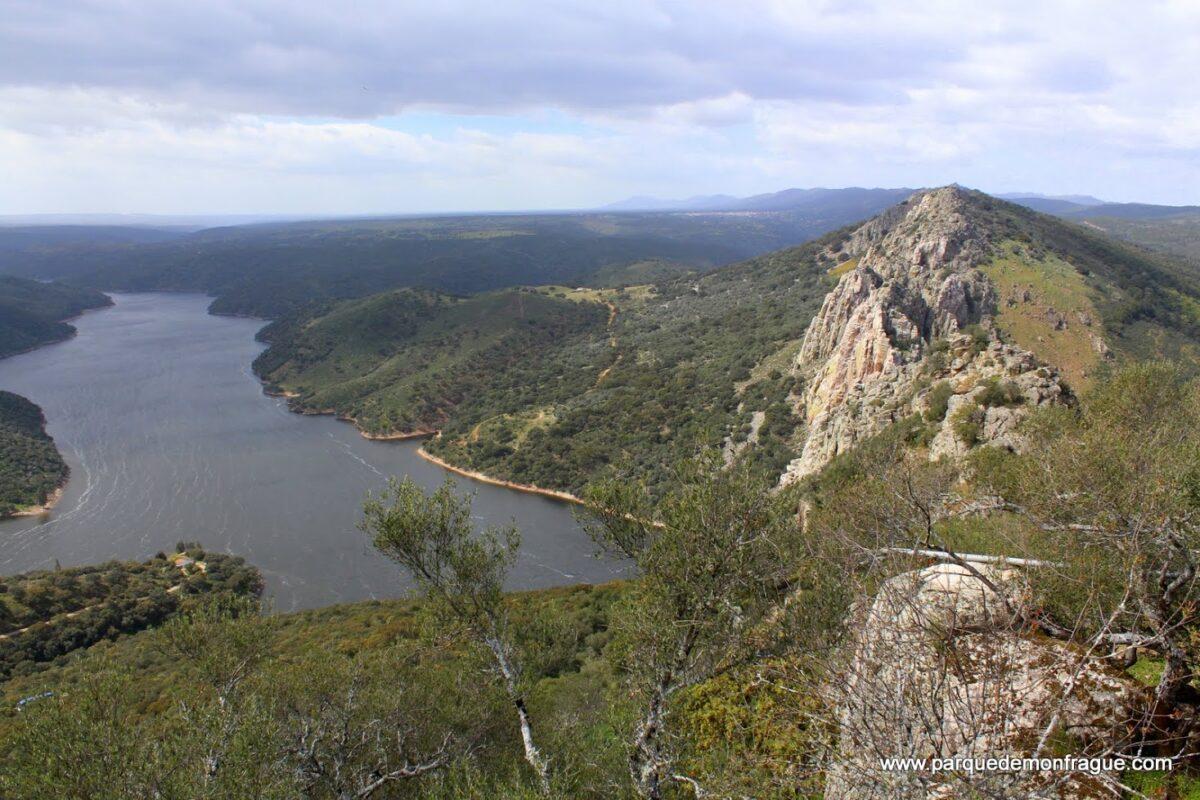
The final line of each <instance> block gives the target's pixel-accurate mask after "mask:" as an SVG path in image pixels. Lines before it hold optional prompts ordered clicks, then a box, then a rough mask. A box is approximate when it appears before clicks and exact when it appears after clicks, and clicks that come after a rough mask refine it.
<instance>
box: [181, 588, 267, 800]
mask: <svg viewBox="0 0 1200 800" xmlns="http://www.w3.org/2000/svg"><path fill="white" fill-rule="evenodd" d="M161 634H162V635H161V639H160V640H159V641H160V646H161V648H162V650H163V651H164V652H165V653H166V654H167V655H168V656H170V657H171V658H172V659H174V660H176V661H178V662H181V663H185V664H187V665H188V667H189V668H190V669H191V670H194V673H193V674H194V675H195V676H196V678H197V680H195V681H193V682H192V683H191V685H190V686H188V687H187V688H186V691H184V692H182V697H181V699H180V702H179V706H178V714H179V718H180V725H181V726H182V729H183V731H184V733H183V734H182V735H181V736H180V739H179V745H178V746H179V747H181V748H182V749H183V750H184V751H185V754H184V755H183V756H181V761H182V763H183V767H182V768H181V769H182V771H184V772H186V774H187V778H188V779H189V780H190V781H192V783H191V784H190V789H189V791H190V795H189V796H192V797H197V798H202V797H213V798H235V797H268V796H272V792H275V791H280V790H281V787H282V785H283V778H282V776H281V775H279V774H278V770H276V769H273V768H272V767H273V766H274V763H275V761H276V750H277V747H276V743H277V741H278V735H279V734H278V726H277V724H276V720H275V714H274V709H273V702H272V698H271V696H270V694H269V693H265V692H260V691H256V690H255V687H254V686H253V678H254V677H255V676H256V674H257V673H258V670H259V669H260V667H261V666H262V664H263V662H264V661H265V660H266V659H267V658H268V657H269V655H270V652H271V642H272V636H271V631H270V628H269V627H268V623H267V621H266V620H265V619H264V618H263V616H262V615H261V612H260V609H259V604H258V601H257V599H250V598H241V597H234V596H218V597H216V598H214V599H212V600H210V601H208V602H206V603H204V604H203V605H201V606H200V607H198V608H197V609H195V610H194V611H192V612H190V613H187V614H182V615H180V616H177V617H174V618H173V619H171V620H170V621H169V622H168V623H167V624H166V625H164V626H163V629H162V632H161ZM181 688H182V687H181Z"/></svg>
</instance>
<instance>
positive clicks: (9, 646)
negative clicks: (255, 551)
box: [0, 542, 262, 681]
mask: <svg viewBox="0 0 1200 800" xmlns="http://www.w3.org/2000/svg"><path fill="white" fill-rule="evenodd" d="M177 549H178V552H176V553H173V554H171V555H169V556H168V555H167V554H163V553H159V554H158V555H156V556H155V557H154V558H151V559H148V560H146V561H144V562H137V561H109V562H107V563H104V564H99V565H96V566H85V567H69V568H65V569H64V568H56V569H53V570H37V571H33V572H25V573H21V574H18V575H9V576H5V577H0V681H3V680H7V679H8V678H10V677H13V676H32V675H36V674H38V673H39V672H41V671H43V670H46V669H49V668H51V667H52V666H53V665H55V664H64V663H66V662H67V660H68V658H69V657H70V655H71V654H72V653H75V652H76V651H80V650H82V649H84V648H87V647H90V646H92V645H93V644H95V643H97V642H100V641H105V640H113V639H117V638H118V637H120V636H122V635H128V634H132V633H136V632H138V631H140V630H144V629H146V628H150V627H155V626H158V625H161V624H162V623H163V622H164V621H166V620H167V619H169V618H170V617H172V616H173V615H175V614H177V613H179V612H180V611H182V610H186V609H188V608H191V607H194V606H195V605H196V603H197V602H198V601H200V600H201V599H203V600H205V601H206V602H207V601H208V600H210V599H211V598H213V597H214V596H222V595H232V596H238V597H257V596H258V595H259V594H260V593H261V592H262V576H261V575H260V574H259V572H258V570H257V569H255V568H254V567H251V566H249V565H247V564H246V562H245V561H244V560H242V559H241V558H239V557H237V556H229V555H225V554H222V553H206V552H205V551H204V550H203V548H201V547H200V546H199V545H195V544H187V543H184V542H180V543H179V544H178V545H177Z"/></svg>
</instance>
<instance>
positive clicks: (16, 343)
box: [0, 275, 111, 358]
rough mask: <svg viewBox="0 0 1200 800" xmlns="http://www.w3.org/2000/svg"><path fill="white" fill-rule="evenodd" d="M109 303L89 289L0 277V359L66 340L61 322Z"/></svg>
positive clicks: (65, 326) (70, 330) (71, 330)
mask: <svg viewBox="0 0 1200 800" xmlns="http://www.w3.org/2000/svg"><path fill="white" fill-rule="evenodd" d="M110 302H111V301H110V300H109V299H108V298H107V297H105V296H104V295H102V294H100V293H99V292H96V291H93V290H91V289H78V288H75V287H73V286H64V285H63V284H59V283H41V282H39V281H32V280H26V279H24V278H16V277H13V276H10V275H0V358H3V357H4V356H10V355H13V354H14V353H20V352H22V351H25V350H30V349H32V348H34V347H38V346H39V345H43V344H49V343H50V342H57V341H59V340H61V339H66V338H68V337H70V336H71V334H73V333H74V332H75V329H74V328H73V327H71V326H70V325H68V324H67V323H66V322H63V320H66V319H70V318H71V317H74V316H77V315H78V314H79V313H80V312H82V311H85V310H86V309H89V308H99V307H101V306H105V305H108V304H109V303H110Z"/></svg>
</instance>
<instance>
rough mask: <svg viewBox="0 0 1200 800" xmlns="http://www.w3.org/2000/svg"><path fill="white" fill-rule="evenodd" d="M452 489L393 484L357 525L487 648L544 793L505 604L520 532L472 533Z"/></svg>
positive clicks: (466, 509) (543, 761)
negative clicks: (432, 489)
mask: <svg viewBox="0 0 1200 800" xmlns="http://www.w3.org/2000/svg"><path fill="white" fill-rule="evenodd" d="M454 488H455V484H454V481H453V480H451V479H449V478H447V480H446V482H445V483H443V484H442V486H441V487H439V488H438V489H437V490H436V491H435V492H433V494H431V495H426V493H425V491H424V490H423V489H421V487H420V486H418V485H417V484H416V483H415V482H413V481H412V479H410V478H405V479H404V480H403V481H397V480H395V479H392V480H391V481H389V483H388V487H387V489H386V490H385V492H384V493H383V495H382V496H381V497H371V498H369V499H368V500H367V502H366V504H365V505H364V507H363V516H364V519H363V520H362V522H361V523H360V527H361V528H362V530H364V531H365V532H366V533H368V534H369V535H370V536H371V537H372V541H373V543H374V545H375V548H376V549H377V550H379V551H380V552H381V553H383V554H384V555H386V556H387V557H388V558H390V559H392V560H393V561H395V562H396V563H397V564H399V565H400V566H401V567H403V568H404V569H405V570H406V571H407V572H408V573H409V574H410V575H411V576H412V577H413V578H414V579H415V580H416V581H417V583H418V584H419V585H420V586H421V588H422V589H423V591H424V593H425V595H426V597H428V598H430V599H432V600H434V601H436V602H438V603H440V604H442V605H443V606H444V607H445V608H446V609H447V610H449V611H450V612H451V614H453V616H454V617H455V618H456V619H457V620H458V621H459V622H460V623H461V624H463V625H464V626H465V628H466V630H467V631H468V632H469V633H470V635H472V636H473V637H474V638H475V639H477V640H478V641H479V642H480V643H482V644H483V645H484V646H485V647H486V648H487V649H488V651H489V652H490V654H491V657H492V661H493V663H494V664H495V666H496V670H497V672H498V673H499V676H500V680H501V683H502V685H503V687H504V690H505V692H506V693H507V695H508V698H509V701H510V702H511V703H512V706H513V708H514V709H515V711H516V714H517V722H518V725H519V726H520V731H521V744H522V748H523V750H524V753H525V760H526V761H527V762H528V764H529V766H530V767H531V768H532V769H533V771H534V773H535V774H536V775H537V778H538V781H539V783H540V785H541V787H542V790H543V792H544V793H546V792H549V790H550V765H549V761H548V760H547V758H546V756H545V755H544V754H543V753H542V751H541V750H540V749H539V748H538V746H537V744H536V743H535V741H534V735H533V721H532V719H531V718H530V714H529V707H528V705H527V703H526V700H525V687H524V681H523V671H522V668H521V662H520V660H519V658H518V654H517V652H516V648H515V646H514V644H513V637H512V622H511V620H510V619H509V615H508V609H507V605H506V603H505V600H504V581H505V578H506V577H507V576H508V571H509V569H510V568H511V566H512V564H513V562H514V560H515V559H516V554H517V550H518V548H519V547H520V541H521V540H520V534H519V532H518V531H517V529H516V527H515V526H512V525H510V526H507V527H504V528H495V527H489V528H488V529H487V530H485V531H483V532H482V533H480V534H478V535H476V534H475V532H474V527H473V526H472V524H471V499H470V497H460V496H459V495H458V494H456V493H455V491H454Z"/></svg>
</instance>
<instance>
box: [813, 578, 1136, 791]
mask: <svg viewBox="0 0 1200 800" xmlns="http://www.w3.org/2000/svg"><path fill="white" fill-rule="evenodd" d="M1027 603H1028V591H1027V589H1026V586H1025V584H1024V582H1023V581H1022V578H1021V576H1020V575H1019V574H1018V573H1017V572H1016V571H1015V570H1006V569H1000V568H997V567H989V566H985V565H979V566H976V567H973V568H972V569H967V568H965V567H961V566H958V565H956V564H941V565H937V566H933V567H928V568H926V569H923V570H918V571H914V572H908V573H904V574H902V575H898V576H896V577H894V578H892V579H890V580H888V581H886V582H885V583H884V584H883V585H882V586H881V588H880V590H879V592H878V593H877V594H876V596H875V598H874V601H873V602H872V603H871V604H870V606H869V607H868V608H865V609H863V610H860V611H859V612H858V614H857V615H856V616H857V619H855V620H854V626H853V630H855V631H856V634H855V636H854V637H853V639H852V641H851V642H850V645H849V648H848V656H847V659H846V665H845V667H844V671H843V672H842V673H841V674H839V676H838V677H839V680H838V681H837V683H836V686H834V687H833V688H832V689H831V692H832V694H833V699H834V702H835V703H836V706H837V721H838V741H837V745H836V752H835V758H834V763H833V766H832V767H831V769H830V770H829V772H828V774H827V779H826V793H825V797H826V798H827V800H875V799H876V798H878V799H879V800H885V799H886V800H890V799H891V798H897V797H903V798H947V799H948V798H955V797H967V796H981V797H997V798H1009V797H1011V798H1036V797H1047V798H1049V797H1053V798H1090V797H1112V796H1114V795H1113V794H1112V793H1111V790H1110V789H1109V788H1105V787H1106V782H1107V781H1106V778H1111V777H1112V776H1104V775H1088V774H1085V773H1082V772H1080V773H1055V772H1042V771H1037V770H1018V771H1010V772H988V773H983V772H976V773H974V774H971V773H970V772H968V771H964V770H959V771H954V770H946V771H939V772H935V771H933V770H932V769H923V770H922V769H890V770H889V769H884V767H883V766H882V765H881V761H880V759H890V758H916V759H951V758H966V759H987V758H1000V757H1004V756H1015V757H1032V756H1035V755H1036V756H1038V757H1041V756H1048V755H1055V754H1060V753H1056V752H1055V751H1054V748H1055V747H1062V746H1063V744H1064V741H1069V743H1070V744H1069V747H1070V751H1071V754H1072V755H1077V756H1081V757H1082V756H1088V755H1095V754H1098V753H1107V752H1112V751H1113V750H1114V749H1116V748H1119V747H1120V746H1121V745H1122V744H1124V743H1125V742H1126V741H1127V740H1128V737H1129V734H1130V732H1131V731H1132V730H1133V728H1134V726H1135V723H1136V721H1137V720H1138V719H1139V718H1140V711H1141V709H1143V708H1144V707H1145V705H1146V697H1145V695H1144V691H1143V690H1142V689H1141V688H1140V687H1139V686H1138V685H1137V684H1136V683H1135V682H1134V681H1132V680H1131V679H1130V678H1129V677H1128V676H1126V675H1125V674H1124V673H1122V672H1120V671H1118V670H1116V669H1114V668H1112V667H1109V666H1106V665H1105V664H1104V663H1103V662H1101V661H1100V660H1099V659H1097V658H1095V657H1094V656H1093V655H1092V654H1090V653H1087V652H1084V651H1082V650H1079V649H1077V648H1075V647H1073V646H1071V645H1068V644H1065V643H1063V642H1059V641H1056V640H1051V639H1047V638H1045V637H1042V636H1039V635H1037V634H1034V633H1032V632H1029V631H1028V630H1026V629H1024V628H1023V627H1022V625H1021V619H1022V618H1023V617H1024V615H1025V612H1026V611H1027V609H1026V607H1025V606H1026V604H1027ZM1108 786H1111V783H1108Z"/></svg>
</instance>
